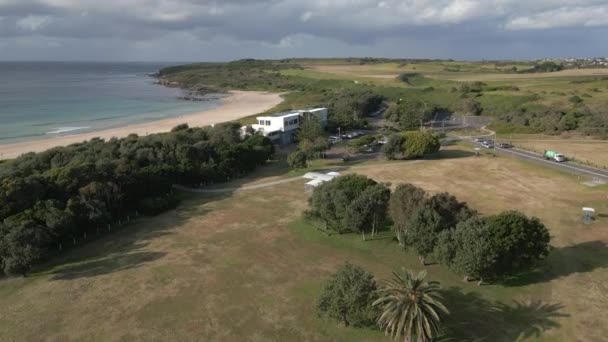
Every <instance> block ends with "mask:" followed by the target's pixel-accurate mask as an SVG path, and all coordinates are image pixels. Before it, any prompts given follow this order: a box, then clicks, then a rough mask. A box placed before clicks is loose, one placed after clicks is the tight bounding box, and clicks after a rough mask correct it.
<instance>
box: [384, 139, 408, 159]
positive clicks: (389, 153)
mask: <svg viewBox="0 0 608 342" xmlns="http://www.w3.org/2000/svg"><path fill="white" fill-rule="evenodd" d="M404 142H405V137H404V136H403V135H401V134H392V135H391V136H389V137H388V141H387V142H386V144H384V146H382V153H384V156H385V157H386V159H388V160H395V159H399V158H400V157H401V153H402V152H401V146H402V145H403V143H404Z"/></svg>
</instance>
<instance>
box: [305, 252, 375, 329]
mask: <svg viewBox="0 0 608 342" xmlns="http://www.w3.org/2000/svg"><path fill="white" fill-rule="evenodd" d="M376 290H377V287H376V282H375V281H374V276H373V275H372V274H370V273H369V272H366V271H365V270H364V269H362V268H361V267H359V266H354V265H352V264H348V263H347V264H345V265H343V266H342V267H340V268H339V269H338V271H336V273H334V274H332V276H331V277H330V279H329V280H328V281H327V283H326V284H325V286H324V288H323V290H322V291H321V295H320V296H319V298H318V300H317V313H318V314H319V316H321V317H328V318H331V319H333V320H336V321H338V322H341V323H342V324H344V326H350V325H352V326H355V327H363V326H372V325H374V324H375V320H376V317H377V315H378V311H377V309H375V308H374V307H373V306H372V303H373V302H374V301H375V300H376V298H377V295H376Z"/></svg>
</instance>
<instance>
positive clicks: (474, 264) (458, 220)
mask: <svg viewBox="0 0 608 342" xmlns="http://www.w3.org/2000/svg"><path fill="white" fill-rule="evenodd" d="M309 206H310V209H309V210H308V211H306V212H305V216H306V217H308V218H314V219H317V220H320V221H321V222H323V224H324V229H325V230H326V231H330V230H331V231H335V232H338V233H344V232H348V231H352V232H356V233H360V234H361V236H362V238H363V239H364V240H365V239H366V238H367V236H369V235H371V237H373V236H374V235H375V234H376V233H377V232H378V231H379V229H382V228H384V227H386V226H387V225H390V223H392V229H393V231H394V233H395V240H396V241H397V242H398V243H399V245H400V246H402V247H404V248H409V249H412V250H414V251H415V252H416V253H417V254H418V255H419V259H420V261H421V263H422V264H423V265H425V264H426V263H427V259H428V258H429V257H433V258H434V259H435V260H436V261H438V262H439V263H441V264H443V265H445V266H446V267H448V268H449V269H450V270H452V271H453V272H455V273H457V274H460V275H462V276H463V277H464V278H465V279H466V280H472V279H477V280H478V281H479V282H480V283H481V282H482V281H484V280H491V279H501V278H504V277H508V276H512V275H516V274H518V273H520V272H522V271H525V270H527V269H529V268H531V267H533V266H534V265H536V263H537V262H538V261H539V260H542V259H544V258H546V257H547V255H548V254H549V251H550V245H549V241H550V236H549V232H548V230H547V228H546V227H545V226H544V225H543V224H542V222H541V221H540V220H539V219H538V218H535V217H532V218H530V217H527V216H526V215H524V214H522V213H520V212H518V211H505V212H502V213H499V214H496V215H491V216H482V215H480V214H479V213H478V212H477V211H476V210H474V209H472V208H470V207H469V206H468V205H467V203H466V202H461V201H459V200H458V199H457V198H456V197H455V196H453V195H451V194H449V193H447V192H442V193H437V194H433V195H430V194H428V193H426V192H425V191H424V190H423V189H421V188H419V187H416V186H415V185H412V184H399V185H398V186H397V187H396V188H395V190H394V191H393V192H392V193H391V191H390V189H389V187H388V185H387V184H382V183H377V182H375V181H374V180H372V179H369V178H367V177H365V176H362V175H354V174H353V175H346V176H342V177H337V178H335V179H333V180H331V181H328V182H325V183H323V184H321V185H319V186H318V187H317V188H315V190H314V191H313V193H312V195H311V197H310V198H309Z"/></svg>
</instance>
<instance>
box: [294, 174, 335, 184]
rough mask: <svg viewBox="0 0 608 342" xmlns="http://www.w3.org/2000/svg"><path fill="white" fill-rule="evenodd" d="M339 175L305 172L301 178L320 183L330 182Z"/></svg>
mask: <svg viewBox="0 0 608 342" xmlns="http://www.w3.org/2000/svg"><path fill="white" fill-rule="evenodd" d="M339 175H340V174H339V173H338V172H329V173H319V172H307V173H306V174H305V175H304V176H302V177H303V178H306V179H312V180H320V181H321V182H325V181H330V180H332V179H334V178H336V177H338V176H339Z"/></svg>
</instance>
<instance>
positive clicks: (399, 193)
mask: <svg viewBox="0 0 608 342" xmlns="http://www.w3.org/2000/svg"><path fill="white" fill-rule="evenodd" d="M425 199H426V192H425V191H424V190H423V189H421V188H419V187H417V186H415V185H413V184H410V183H407V184H399V185H398V186H397V188H396V189H395V191H394V192H393V193H392V195H391V198H390V202H389V214H390V216H391V219H392V220H393V224H394V230H395V236H396V237H397V240H398V241H399V245H402V246H403V244H404V241H403V235H404V234H405V232H406V231H407V228H408V223H409V220H410V218H411V217H412V215H413V214H414V213H415V212H416V210H418V208H420V207H421V206H422V205H423V204H424V202H425Z"/></svg>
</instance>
